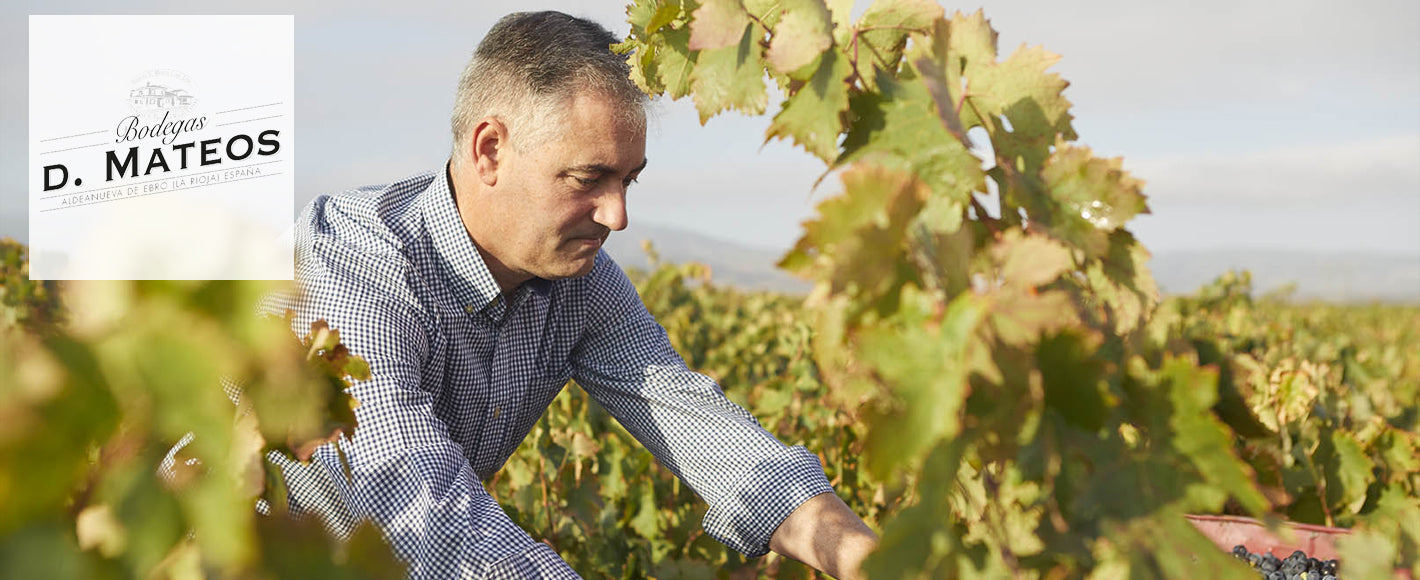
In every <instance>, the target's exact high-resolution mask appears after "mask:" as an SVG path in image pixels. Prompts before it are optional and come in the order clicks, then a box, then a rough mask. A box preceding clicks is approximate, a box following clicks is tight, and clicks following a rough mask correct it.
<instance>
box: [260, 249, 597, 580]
mask: <svg viewBox="0 0 1420 580" xmlns="http://www.w3.org/2000/svg"><path fill="white" fill-rule="evenodd" d="M319 260H320V259H319V258H315V259H314V260H313V261H319ZM303 266H306V267H307V268H314V269H315V271H314V272H312V271H306V272H303V274H304V276H303V280H302V281H303V287H304V292H303V294H302V297H301V300H300V302H299V303H298V304H297V305H296V308H295V310H296V313H297V317H296V320H295V321H294V322H293V325H294V329H296V330H297V331H298V332H299V331H300V329H301V328H309V325H310V322H311V321H312V320H314V319H318V318H323V319H325V320H327V321H328V322H329V323H330V325H331V327H332V328H334V329H336V330H337V331H338V332H340V335H341V339H342V341H343V342H344V343H345V344H346V345H347V347H348V348H349V349H350V351H351V353H353V354H355V355H357V356H360V357H363V358H365V359H366V361H367V362H369V363H370V371H371V378H370V380H368V381H362V382H359V383H356V384H355V385H354V386H352V387H351V389H350V392H351V394H352V395H353V396H354V397H355V398H356V399H357V400H358V401H359V406H358V407H357V408H356V409H355V415H356V420H357V421H358V426H357V428H356V430H355V434H354V436H353V438H351V439H349V440H343V441H342V442H341V443H340V445H341V450H342V451H344V452H345V454H346V456H347V457H348V459H349V462H350V466H351V477H350V478H348V479H347V478H346V476H345V472H344V469H343V468H342V466H341V459H340V458H339V457H338V455H337V453H336V452H335V450H334V448H333V447H332V446H330V445H326V446H324V447H322V448H321V449H319V450H318V451H317V453H316V456H315V457H314V458H313V461H312V462H311V464H309V465H306V466H299V464H296V465H295V466H289V465H288V466H287V469H285V470H284V471H285V476H286V479H287V482H288V488H289V489H290V492H291V493H290V499H291V507H292V509H293V511H295V512H297V513H300V512H302V511H306V512H315V513H318V514H320V515H321V516H323V517H325V518H326V519H327V521H328V522H329V523H330V524H331V527H332V528H333V529H335V530H337V531H340V530H342V528H348V527H349V526H352V525H353V524H354V523H355V520H357V519H364V518H369V519H372V520H373V521H374V522H375V524H376V525H378V526H379V528H380V529H381V531H382V532H383V533H384V535H385V537H386V538H387V539H388V540H389V542H390V544H391V547H392V548H393V549H394V551H395V553H396V554H397V555H398V556H399V557H400V558H401V559H402V560H404V561H405V562H406V563H407V564H409V566H410V576H411V577H414V578H441V579H442V578H578V576H577V574H576V573H575V572H574V571H572V569H571V568H570V567H568V566H567V564H566V563H565V562H563V561H562V560H561V558H559V557H558V556H557V555H556V554H555V553H553V552H552V550H551V549H550V548H549V547H547V546H546V545H545V544H542V543H539V542H536V541H534V540H533V539H532V538H531V537H530V536H528V535H527V533H526V532H524V531H523V530H522V529H520V528H519V527H518V526H517V525H516V524H514V523H513V521H512V520H511V519H510V518H509V517H508V516H507V514H506V513H505V512H503V510H502V508H501V507H500V506H499V505H498V503H497V501H495V500H494V499H493V498H492V497H491V496H490V495H489V494H488V492H487V491H486V490H485V489H484V487H483V484H482V483H481V482H480V481H479V479H478V477H477V475H476V474H475V473H474V471H473V469H472V468H471V467H470V465H469V463H468V460H467V459H466V458H465V457H464V454H463V450H462V449H461V447H460V446H459V445H458V444H456V443H455V442H454V441H453V440H452V439H450V437H449V436H448V429H447V426H445V425H444V424H443V422H442V421H441V420H440V419H439V418H438V417H437V416H436V415H435V413H434V410H433V404H434V396H433V394H431V393H429V392H428V391H426V390H424V389H423V388H422V387H421V376H420V373H421V361H422V360H423V358H424V357H425V355H426V351H427V348H428V345H427V341H426V335H425V330H424V328H423V326H422V325H421V323H420V321H419V319H418V318H417V313H416V311H415V310H414V308H413V307H411V306H410V305H409V304H407V303H405V302H404V301H402V300H399V299H396V298H393V297H390V296H387V295H385V294H384V293H383V292H380V291H377V290H375V289H374V287H373V286H371V285H370V284H368V283H367V281H365V280H360V279H359V278H358V277H359V276H362V275H368V276H380V275H386V276H388V275H390V274H391V273H390V272H388V271H387V270H388V264H384V263H380V262H375V261H372V262H371V263H363V262H362V263H360V264H359V266H360V267H358V268H357V267H354V266H350V267H346V268H340V270H339V271H335V270H336V267H337V266H336V265H335V264H330V265H329V267H324V268H315V267H313V266H312V265H311V263H309V262H308V263H306V264H303ZM292 467H294V468H292Z"/></svg>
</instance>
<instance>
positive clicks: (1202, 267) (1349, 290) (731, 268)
mask: <svg viewBox="0 0 1420 580" xmlns="http://www.w3.org/2000/svg"><path fill="white" fill-rule="evenodd" d="M642 239H650V240H651V242H652V243H653V244H655V247H656V251H657V252H659V253H660V254H661V257H662V258H663V259H665V260H668V261H671V262H690V261H694V262H701V263H703V264H705V265H707V266H710V269H711V271H712V272H713V273H714V277H715V281H716V282H718V283H720V284H728V285H732V286H737V287H740V288H744V289H752V290H775V291H779V292H787V293H796V294H803V293H807V292H808V291H809V288H810V285H809V283H808V282H805V281H803V280H800V279H798V278H796V277H794V276H791V275H789V274H787V273H785V272H784V271H782V270H779V269H778V268H776V267H775V266H774V264H775V263H776V262H778V260H779V258H780V256H782V255H783V253H784V250H775V249H771V248H762V247H757V246H751V245H746V244H741V243H738V242H732V241H728V240H724V239H719V238H716V237H712V236H706V235H703V234H698V233H693V232H689V231H686V230H682V229H678V228H673V227H667V226H658V225H654V224H646V223H645V222H639V223H637V224H636V225H635V226H632V228H630V229H628V230H627V231H624V232H618V233H615V234H612V236H611V237H610V238H608V239H607V244H606V250H607V252H609V253H610V254H611V255H612V256H613V257H615V258H616V260H617V262H618V263H620V264H621V265H622V266H623V267H627V268H633V267H634V268H645V267H646V266H647V265H649V261H648V259H647V258H646V254H645V252H643V251H642V250H641V240H642ZM1149 266H1150V268H1151V269H1152V270H1153V272H1154V277H1155V278H1156V279H1157V280H1158V282H1159V287H1160V288H1161V289H1162V290H1163V291H1164V292H1166V293H1171V294H1186V293H1191V292H1193V291H1195V290H1197V289H1198V287H1199V286H1202V285H1204V284H1207V283H1208V282H1210V281H1212V280H1213V279H1215V278H1217V277H1218V276H1219V275H1220V274H1222V273H1224V272H1226V271H1228V270H1230V269H1235V270H1249V271H1251V272H1252V280H1253V288H1254V290H1256V291H1257V292H1258V293H1264V292H1267V291H1270V290H1274V289H1277V288H1280V287H1283V286H1285V285H1287V284H1290V283H1296V289H1295V292H1294V293H1293V297H1294V298H1296V299H1299V300H1325V301H1330V302H1370V301H1382V302H1409V303H1420V254H1416V255H1408V256H1407V255H1403V254H1368V253H1338V254H1323V253H1315V252H1300V251H1287V250H1226V249H1220V250H1205V251H1172V252H1159V253H1157V254H1155V256H1154V259H1153V260H1152V261H1151V262H1150V264H1149Z"/></svg>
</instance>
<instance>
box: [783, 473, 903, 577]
mask: <svg viewBox="0 0 1420 580" xmlns="http://www.w3.org/2000/svg"><path fill="white" fill-rule="evenodd" d="M877 545H878V535H877V534H874V533H873V530H871V529H869V528H868V525H867V524H865V523H863V520H862V519H859V518H858V516H857V514H854V513H853V510H850V509H848V504H845V503H843V500H841V499H838V496H837V495H834V494H832V493H824V494H819V495H816V496H814V497H812V498H809V500H808V501H806V502H804V503H803V504H802V505H800V506H799V507H798V509H795V510H794V513H791V514H789V517H787V518H784V522H783V523H781V524H779V528H778V529H776V530H774V535H773V536H770V538H769V549H771V550H774V551H775V552H777V553H778V554H780V555H782V556H788V557H790V558H793V559H795V560H798V561H800V562H803V563H805V564H807V565H809V566H811V567H813V568H814V569H815V570H818V571H820V572H823V573H825V574H828V575H829V576H833V577H834V578H838V579H839V580H860V579H861V578H863V571H862V570H861V566H862V564H863V558H865V557H867V555H868V552H871V551H873V548H875V547H877Z"/></svg>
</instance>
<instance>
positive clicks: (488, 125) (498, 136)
mask: <svg viewBox="0 0 1420 580" xmlns="http://www.w3.org/2000/svg"><path fill="white" fill-rule="evenodd" d="M471 138H472V139H473V147H472V148H471V149H472V156H473V171H474V173H476V174H477V175H478V179H479V181H482V182H483V184H484V185H488V186H493V185H496V184H497V183H498V167H499V165H500V163H501V162H502V161H503V157H502V153H503V151H504V149H505V148H506V147H508V146H509V142H508V126H507V125H504V124H503V122H502V121H499V120H498V119H496V118H494V117H488V118H485V119H483V120H482V121H480V122H479V123H478V125H476V126H475V127H474V128H473V135H472V137H471Z"/></svg>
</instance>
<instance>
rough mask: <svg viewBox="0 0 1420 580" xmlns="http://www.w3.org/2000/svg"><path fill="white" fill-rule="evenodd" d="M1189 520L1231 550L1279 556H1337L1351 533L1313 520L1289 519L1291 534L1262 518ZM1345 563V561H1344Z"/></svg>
mask: <svg viewBox="0 0 1420 580" xmlns="http://www.w3.org/2000/svg"><path fill="white" fill-rule="evenodd" d="M1187 517H1188V521H1189V523H1192V524H1193V527H1195V528H1198V531H1199V532H1202V533H1203V535H1204V536H1207V537H1208V539H1210V540H1213V543H1214V544H1217V545H1218V548H1220V549H1222V550H1224V551H1227V552H1231V551H1232V550H1233V546H1236V545H1238V544H1242V545H1243V546H1245V547H1246V548H1247V550H1248V551H1249V552H1252V553H1254V554H1266V553H1267V552H1272V553H1273V554H1275V555H1276V556H1277V557H1278V558H1286V557H1287V556H1288V555H1290V554H1291V553H1292V552H1294V551H1296V550H1301V551H1303V552H1306V553H1307V555H1308V556H1311V557H1313V558H1316V559H1318V560H1331V559H1334V558H1337V555H1336V541H1337V540H1339V539H1341V537H1342V536H1345V535H1346V534H1349V533H1351V532H1350V530H1347V529H1345V528H1331V527H1327V526H1316V525H1312V524H1298V523H1292V522H1286V523H1284V524H1282V527H1283V528H1284V529H1286V530H1290V531H1291V534H1290V535H1291V536H1292V537H1291V538H1286V537H1279V536H1278V535H1276V534H1273V533H1272V532H1271V531H1269V530H1268V529H1267V526H1266V525H1264V524H1263V523H1262V522H1260V521H1258V520H1255V519H1252V518H1244V517H1239V516H1193V515H1191V516H1187ZM1343 565H1344V562H1343ZM1395 577H1396V578H1398V579H1400V578H1403V579H1405V580H1410V573H1409V572H1408V571H1405V570H1396V572H1395Z"/></svg>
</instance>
